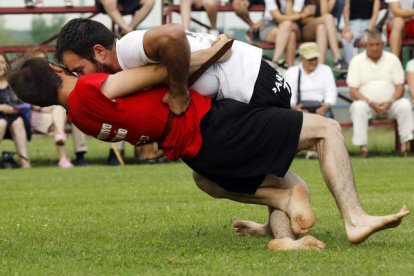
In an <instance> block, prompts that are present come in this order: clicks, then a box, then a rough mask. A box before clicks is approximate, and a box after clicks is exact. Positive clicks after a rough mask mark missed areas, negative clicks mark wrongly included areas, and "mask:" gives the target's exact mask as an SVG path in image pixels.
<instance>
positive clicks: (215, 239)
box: [0, 131, 414, 275]
mask: <svg viewBox="0 0 414 276" xmlns="http://www.w3.org/2000/svg"><path fill="white" fill-rule="evenodd" d="M387 135H391V136H390V137H391V140H392V133H391V134H389V131H384V132H382V131H380V132H379V134H377V135H374V136H375V137H378V139H377V140H378V141H379V142H378V141H377V142H373V145H374V146H375V147H374V148H376V150H377V151H378V153H377V154H376V156H374V157H372V158H368V159H366V160H361V159H359V158H352V164H353V168H354V171H355V177H356V182H357V189H358V191H359V195H360V198H361V201H362V203H363V206H364V208H365V209H366V210H367V211H368V212H369V213H371V214H378V215H381V214H388V213H393V212H396V211H397V210H399V208H400V207H401V205H402V204H407V205H408V206H409V207H411V208H413V206H414V173H413V168H414V157H409V158H404V159H403V158H399V157H397V156H396V155H393V154H392V153H390V152H391V151H392V142H387V143H384V142H383V141H384V138H387ZM347 136H349V134H347ZM385 140H387V141H389V140H390V139H385ZM381 141H382V142H381ZM88 142H89V146H90V152H89V154H88V157H89V161H92V163H93V164H94V165H91V166H88V167H84V168H73V169H69V170H61V169H58V168H56V167H55V162H56V157H55V154H54V152H53V151H52V150H51V147H52V145H51V141H50V139H48V138H47V137H36V138H35V139H34V141H32V142H31V158H32V159H33V165H34V168H33V169H31V170H7V171H6V170H0V275H413V273H414V249H413V248H414V220H413V217H412V215H411V216H408V217H407V218H406V219H405V220H404V221H403V223H402V225H401V226H400V227H399V228H396V229H392V230H388V231H384V232H381V233H377V234H375V235H374V236H372V237H370V238H369V239H368V240H367V241H366V242H365V243H363V244H361V245H358V246H355V245H350V244H349V243H348V242H347V239H346V236H345V231H344V228H343V225H342V220H341V218H340V216H339V212H338V210H337V208H336V205H335V203H334V201H333V199H332V197H331V196H330V194H329V192H328V190H327V188H326V187H325V185H324V183H323V181H322V178H321V174H320V172H319V166H318V162H317V161H315V160H304V159H303V158H301V157H299V158H297V159H296V160H295V161H294V163H293V165H292V169H293V170H294V171H295V172H297V173H298V174H299V175H301V176H302V177H303V178H304V179H305V180H306V181H308V182H309V185H310V188H311V191H312V206H313V208H314V212H315V215H316V219H317V223H316V225H315V227H314V228H313V229H312V231H311V234H312V235H314V236H315V237H317V238H318V239H320V240H322V241H324V242H325V243H326V244H327V248H326V249H325V250H323V251H319V252H274V251H269V250H267V249H266V244H267V242H268V241H269V240H270V238H252V237H237V236H235V235H234V234H233V229H232V227H231V223H232V221H233V220H235V219H246V220H255V221H258V222H264V221H265V220H266V215H267V210H266V208H265V207H261V206H253V205H245V204H240V203H236V202H231V201H228V200H216V199H212V198H210V197H208V196H207V195H206V194H203V193H202V192H201V191H199V190H198V189H197V188H196V187H195V185H194V183H193V181H192V179H191V171H190V170H189V169H188V168H187V167H186V166H185V165H184V164H182V163H170V164H159V165H136V164H132V163H133V158H132V153H131V152H130V151H131V150H130V148H129V151H128V158H127V161H128V163H129V164H130V165H127V166H126V167H122V168H121V167H108V166H104V165H102V164H103V163H104V158H105V157H106V154H107V149H108V146H107V145H105V144H101V143H98V142H95V141H92V140H90V141H88ZM347 143H348V144H349V139H348V138H347ZM375 143H377V144H375ZM4 148H6V149H8V148H10V149H13V147H12V146H11V144H10V143H9V142H8V141H6V142H5V143H4V144H2V149H4ZM69 149H70V146H69ZM350 150H351V153H352V154H353V155H355V154H356V153H357V151H356V149H355V148H352V147H351V146H350ZM384 152H385V153H386V154H382V153H384ZM374 155H375V154H374ZM50 160H52V161H50Z"/></svg>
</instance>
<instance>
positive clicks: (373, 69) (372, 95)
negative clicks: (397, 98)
mask: <svg viewBox="0 0 414 276" xmlns="http://www.w3.org/2000/svg"><path fill="white" fill-rule="evenodd" d="M346 82H347V84H348V86H349V87H354V88H358V89H359V91H360V92H361V93H362V94H363V95H364V96H365V97H367V98H368V99H369V100H371V101H374V102H385V101H388V100H389V99H390V98H391V97H392V95H393V94H394V91H395V85H398V84H403V83H404V70H403V68H402V65H401V62H400V60H399V59H398V57H397V56H396V55H394V54H391V53H389V52H386V51H383V53H382V56H381V58H380V59H379V60H378V61H377V62H376V63H375V62H373V61H372V60H371V59H370V58H368V56H367V54H366V51H364V52H362V53H360V54H358V55H356V56H354V58H353V59H352V60H351V63H350V64H349V68H348V77H347V80H346Z"/></svg>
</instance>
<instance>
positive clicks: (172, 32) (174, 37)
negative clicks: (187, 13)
mask: <svg viewBox="0 0 414 276" xmlns="http://www.w3.org/2000/svg"><path fill="white" fill-rule="evenodd" d="M167 38H168V40H169V41H170V42H174V41H182V40H187V38H186V36H185V29H184V26H183V25H181V24H171V25H169V30H168V32H167Z"/></svg>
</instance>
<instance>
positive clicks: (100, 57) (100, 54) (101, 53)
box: [93, 44, 107, 62]
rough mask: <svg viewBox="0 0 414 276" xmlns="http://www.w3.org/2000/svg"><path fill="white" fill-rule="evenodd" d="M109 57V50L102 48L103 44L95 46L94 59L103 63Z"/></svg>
mask: <svg viewBox="0 0 414 276" xmlns="http://www.w3.org/2000/svg"><path fill="white" fill-rule="evenodd" d="M106 55H107V49H106V48H105V47H104V46H102V45H101V44H95V45H93V56H94V58H95V59H96V60H97V61H99V62H103V61H104V60H105V58H106Z"/></svg>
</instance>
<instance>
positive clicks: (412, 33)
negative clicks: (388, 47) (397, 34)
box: [387, 19, 414, 41]
mask: <svg viewBox="0 0 414 276" xmlns="http://www.w3.org/2000/svg"><path fill="white" fill-rule="evenodd" d="M390 34H391V27H390V23H388V24H387V40H388V41H390ZM406 38H414V19H412V20H410V21H406V22H405V26H404V36H403V37H402V39H406Z"/></svg>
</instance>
